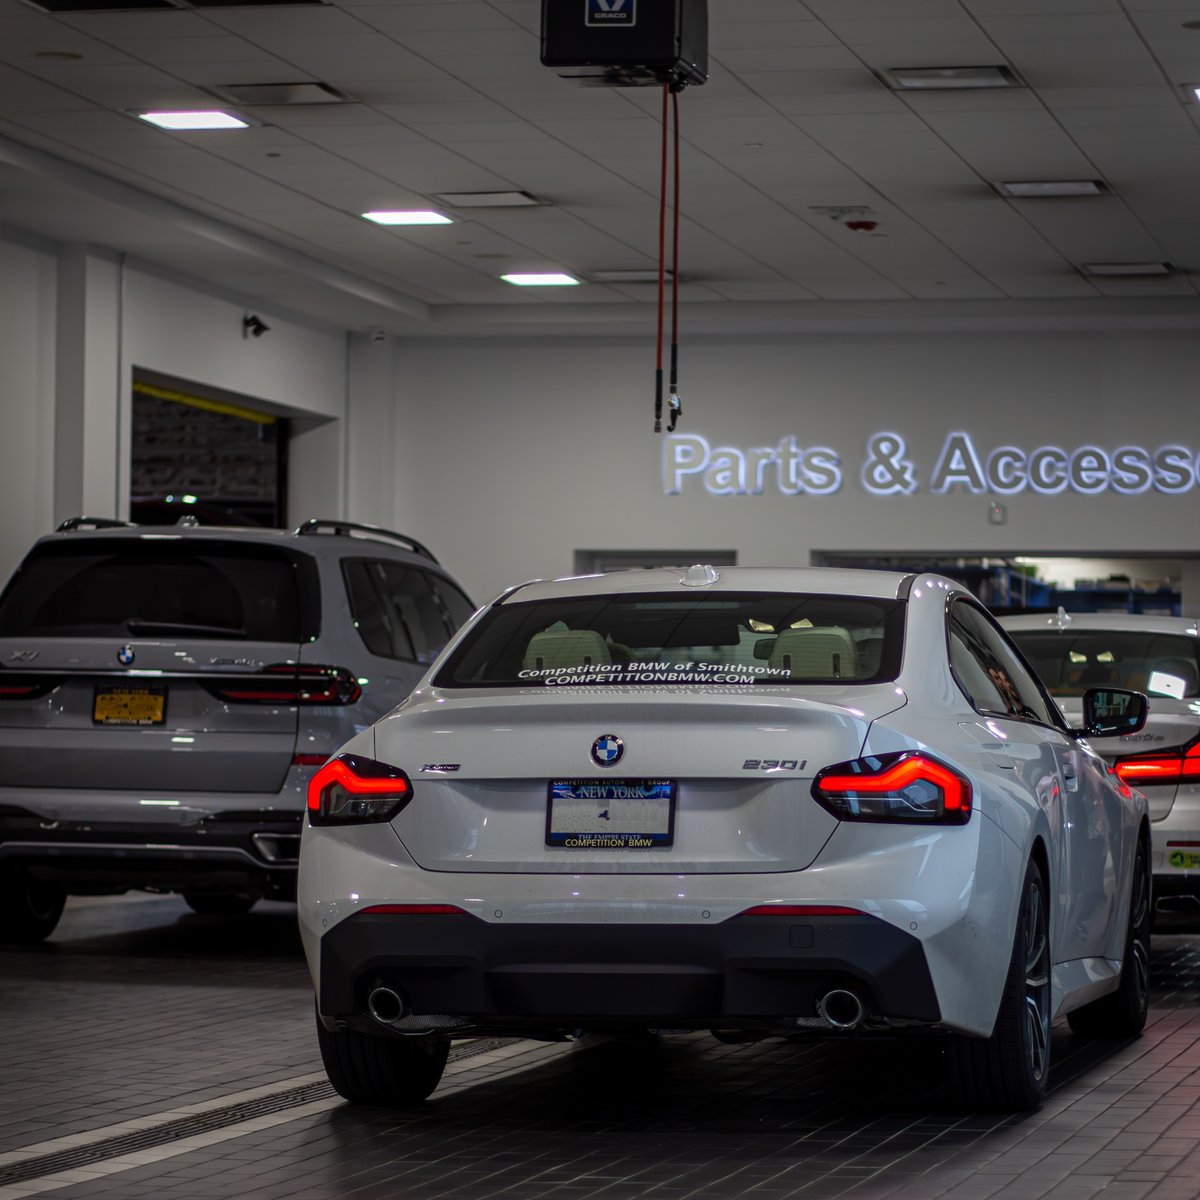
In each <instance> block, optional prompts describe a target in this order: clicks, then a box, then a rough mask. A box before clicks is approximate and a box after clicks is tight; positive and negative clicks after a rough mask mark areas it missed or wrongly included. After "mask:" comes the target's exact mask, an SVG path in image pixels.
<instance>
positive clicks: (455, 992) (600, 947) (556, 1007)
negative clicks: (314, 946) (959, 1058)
mask: <svg viewBox="0 0 1200 1200" xmlns="http://www.w3.org/2000/svg"><path fill="white" fill-rule="evenodd" d="M376 982H381V983H383V984H385V985H386V986H388V987H391V988H392V989H394V990H395V991H397V992H398V993H399V994H400V995H401V996H402V997H403V999H404V1000H405V1002H406V1004H407V1006H408V1011H409V1012H411V1013H413V1014H417V1015H420V1014H437V1015H446V1016H452V1017H456V1018H461V1019H465V1020H467V1021H469V1022H470V1023H471V1024H472V1025H474V1026H476V1027H480V1026H486V1027H489V1028H499V1029H503V1028H535V1027H542V1028H546V1027H553V1026H558V1025H562V1026H565V1027H567V1028H573V1027H576V1026H585V1027H587V1026H590V1027H593V1028H595V1027H596V1026H597V1024H599V1025H604V1024H612V1023H620V1022H628V1023H631V1024H632V1023H637V1024H646V1025H650V1026H658V1027H670V1028H682V1027H689V1028H690V1027H695V1028H708V1027H710V1026H714V1025H722V1024H731V1023H734V1024H736V1023H738V1022H740V1021H746V1022H748V1023H750V1024H769V1025H780V1024H785V1025H790V1026H791V1027H793V1028H794V1027H796V1023H797V1018H804V1019H805V1020H804V1021H802V1022H801V1024H807V1025H809V1026H814V1025H818V1024H819V1023H820V1022H819V1020H818V1019H817V1018H818V1014H817V1007H816V1002H817V1000H818V999H819V998H820V997H821V996H823V995H824V994H825V992H827V991H829V990H830V989H832V988H838V987H844V988H849V989H852V990H854V991H855V992H856V993H857V994H858V995H859V996H860V997H861V999H862V1002H863V1005H864V1008H865V1009H866V1012H867V1015H868V1018H871V1017H875V1018H888V1019H892V1020H897V1021H913V1022H921V1023H931V1024H932V1023H935V1022H937V1021H939V1020H940V1017H941V1014H940V1010H939V1007H938V1001H937V996H936V994H935V991H934V986H933V982H932V979H931V977H930V972H929V968H928V965H927V963H926V959H925V952H924V949H923V947H922V945H921V943H920V942H919V941H918V939H917V938H915V937H913V936H911V935H910V934H908V933H906V932H905V931H903V930H900V929H896V928H895V927H894V926H892V925H889V924H887V923H886V922H884V921H879V920H876V919H875V918H873V917H869V916H859V917H851V916H845V917H833V918H830V917H816V918H796V917H783V916H770V917H735V918H733V919H731V920H728V921H723V922H721V923H720V924H717V925H715V926H697V925H691V924H688V925H630V924H620V925H611V924H609V925H602V924H578V925H577V924H561V923H554V924H545V925H535V924H521V925H493V924H491V923H489V922H487V921H483V920H480V919H479V918H478V917H474V916H470V915H467V914H463V915H461V916H458V915H437V916H423V915H390V914H370V913H363V914H359V915H356V916H352V917H349V918H347V919H346V920H345V921H342V922H340V923H339V924H338V925H336V926H335V927H334V928H333V929H331V930H330V931H329V932H328V933H326V934H325V935H324V936H323V937H322V938H321V941H320V998H319V1009H320V1012H321V1014H322V1016H324V1017H326V1018H330V1019H343V1020H349V1021H351V1022H352V1023H355V1024H363V1023H364V1022H371V1018H370V1017H369V1015H368V1008H367V993H368V991H369V990H370V989H371V988H372V987H373V986H374V985H375V984H376ZM372 1024H373V1027H374V1028H375V1029H376V1030H380V1026H379V1025H378V1024H374V1023H372Z"/></svg>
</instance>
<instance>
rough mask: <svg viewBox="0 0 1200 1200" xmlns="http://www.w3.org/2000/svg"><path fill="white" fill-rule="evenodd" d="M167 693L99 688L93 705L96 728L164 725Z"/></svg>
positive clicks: (164, 691) (152, 690) (149, 690)
mask: <svg viewBox="0 0 1200 1200" xmlns="http://www.w3.org/2000/svg"><path fill="white" fill-rule="evenodd" d="M166 711H167V689H166V688H161V687H159V688H156V687H99V688H97V689H96V695H95V698H94V699H93V701H92V721H93V723H95V724H96V725H161V724H162V723H163V720H164V719H165V717H166Z"/></svg>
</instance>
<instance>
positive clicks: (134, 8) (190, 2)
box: [26, 0, 327, 13]
mask: <svg viewBox="0 0 1200 1200" xmlns="http://www.w3.org/2000/svg"><path fill="white" fill-rule="evenodd" d="M26 2H27V3H28V4H30V5H31V6H32V7H33V8H37V9H40V10H41V11H42V12H48V13H91V12H146V11H148V10H150V9H154V10H158V11H161V10H162V9H169V8H174V9H180V8H184V9H186V8H235V7H236V8H279V7H281V6H283V5H289V6H294V5H297V4H305V5H312V4H325V3H327V0H26Z"/></svg>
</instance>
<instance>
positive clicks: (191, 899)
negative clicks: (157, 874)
mask: <svg viewBox="0 0 1200 1200" xmlns="http://www.w3.org/2000/svg"><path fill="white" fill-rule="evenodd" d="M183 900H184V903H185V904H186V905H187V906H188V908H190V909H191V910H192V912H196V913H200V914H201V915H202V916H205V917H241V916H244V915H245V914H246V913H248V912H249V911H250V910H251V909H252V908H253V907H254V906H255V905H256V904H257V903H258V897H257V896H247V895H245V894H243V893H241V892H184V893H183Z"/></svg>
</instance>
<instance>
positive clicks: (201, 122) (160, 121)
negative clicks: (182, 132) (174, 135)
mask: <svg viewBox="0 0 1200 1200" xmlns="http://www.w3.org/2000/svg"><path fill="white" fill-rule="evenodd" d="M137 115H138V117H139V118H140V119H141V120H143V121H147V122H149V123H150V124H151V125H157V126H158V128H159V129H249V128H250V122H249V121H243V120H242V119H241V117H235V116H234V115H233V113H227V112H223V111H221V110H220V109H206V110H203V111H196V112H144V113H138V114H137Z"/></svg>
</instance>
